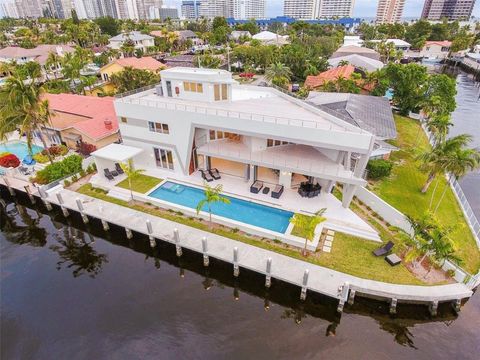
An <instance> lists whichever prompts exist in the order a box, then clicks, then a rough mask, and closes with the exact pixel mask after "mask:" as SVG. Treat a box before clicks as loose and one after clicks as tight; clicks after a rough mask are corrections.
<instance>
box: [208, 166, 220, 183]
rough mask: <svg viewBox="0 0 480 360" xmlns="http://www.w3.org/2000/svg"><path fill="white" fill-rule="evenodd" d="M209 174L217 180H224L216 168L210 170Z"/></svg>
mask: <svg viewBox="0 0 480 360" xmlns="http://www.w3.org/2000/svg"><path fill="white" fill-rule="evenodd" d="M208 172H209V173H210V175H212V177H213V178H214V179H215V180H220V179H221V178H222V177H221V176H220V173H219V172H218V170H217V169H216V168H213V169H210V170H209V171H208Z"/></svg>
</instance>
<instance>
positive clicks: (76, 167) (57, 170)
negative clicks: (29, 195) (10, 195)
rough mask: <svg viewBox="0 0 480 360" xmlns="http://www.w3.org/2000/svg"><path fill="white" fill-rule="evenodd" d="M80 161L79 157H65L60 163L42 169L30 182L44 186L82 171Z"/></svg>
mask: <svg viewBox="0 0 480 360" xmlns="http://www.w3.org/2000/svg"><path fill="white" fill-rule="evenodd" d="M82 160H83V158H82V157H81V156H79V155H70V156H67V157H66V158H65V159H63V160H62V161H59V162H55V163H53V164H50V165H47V166H46V167H45V168H44V169H42V170H39V171H37V173H36V176H35V177H34V178H33V179H32V180H33V181H34V182H36V183H38V184H41V185H44V184H49V183H51V182H53V181H55V180H59V179H62V178H64V177H67V176H70V175H73V174H76V173H78V172H80V170H82Z"/></svg>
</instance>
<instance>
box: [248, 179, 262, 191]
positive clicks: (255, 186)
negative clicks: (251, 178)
mask: <svg viewBox="0 0 480 360" xmlns="http://www.w3.org/2000/svg"><path fill="white" fill-rule="evenodd" d="M262 187H263V181H260V180H256V181H255V182H254V183H253V184H252V186H250V192H251V193H253V194H258V193H259V191H260V190H262Z"/></svg>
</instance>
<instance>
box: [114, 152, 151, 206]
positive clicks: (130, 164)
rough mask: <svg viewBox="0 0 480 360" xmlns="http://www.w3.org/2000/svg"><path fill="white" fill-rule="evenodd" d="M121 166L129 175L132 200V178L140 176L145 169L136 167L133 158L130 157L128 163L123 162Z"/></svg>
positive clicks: (131, 198)
mask: <svg viewBox="0 0 480 360" xmlns="http://www.w3.org/2000/svg"><path fill="white" fill-rule="evenodd" d="M120 167H121V168H122V170H123V171H124V172H125V175H127V180H128V189H129V190H130V200H133V188H132V180H133V179H135V178H136V177H137V176H139V175H140V174H141V173H143V172H144V171H145V170H143V169H135V167H134V166H133V160H132V159H128V161H127V162H126V163H121V164H120Z"/></svg>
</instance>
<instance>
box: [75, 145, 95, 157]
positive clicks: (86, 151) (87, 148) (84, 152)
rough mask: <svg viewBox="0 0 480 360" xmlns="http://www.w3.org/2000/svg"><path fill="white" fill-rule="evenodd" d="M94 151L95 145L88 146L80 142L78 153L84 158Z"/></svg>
mask: <svg viewBox="0 0 480 360" xmlns="http://www.w3.org/2000/svg"><path fill="white" fill-rule="evenodd" d="M95 150H97V147H96V146H95V145H92V144H88V143H85V142H81V143H80V146H79V147H78V152H79V153H80V154H82V155H85V156H89V155H90V154H91V153H92V152H94V151H95Z"/></svg>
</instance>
